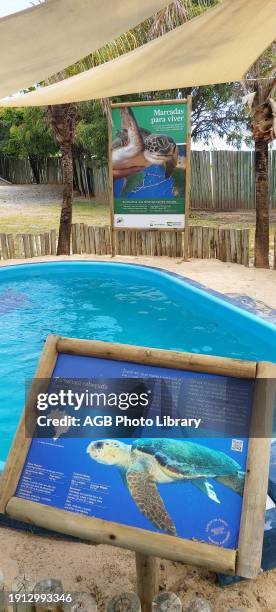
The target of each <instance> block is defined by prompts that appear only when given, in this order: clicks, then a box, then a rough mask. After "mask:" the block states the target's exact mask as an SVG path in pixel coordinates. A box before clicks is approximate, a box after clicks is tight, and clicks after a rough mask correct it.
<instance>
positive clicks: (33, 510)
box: [0, 336, 276, 578]
mask: <svg viewBox="0 0 276 612" xmlns="http://www.w3.org/2000/svg"><path fill="white" fill-rule="evenodd" d="M59 353H67V354H71V355H78V356H80V355H85V356H94V357H97V358H104V359H111V360H118V361H129V362H134V363H139V364H144V365H153V366H158V367H166V368H174V369H179V370H189V371H191V372H201V373H202V372H204V373H209V374H218V375H224V376H232V377H235V378H245V379H251V380H254V381H255V384H254V399H253V406H252V419H251V426H250V437H249V445H248V456H247V469H246V477H245V488H244V495H243V506H242V515H241V523H240V534H239V542H238V549H237V550H232V549H227V548H222V547H219V546H215V545H212V544H207V543H201V542H198V541H192V540H188V539H182V538H179V537H176V536H171V535H166V534H159V533H151V532H149V531H147V530H144V529H140V528H136V527H129V526H126V525H121V524H118V523H113V522H109V521H106V520H102V519H98V518H92V517H87V516H83V515H81V514H75V513H73V512H68V511H65V510H60V509H57V508H53V507H50V506H45V505H43V504H39V503H36V502H32V501H28V500H25V499H21V498H19V497H15V492H16V488H17V484H18V482H19V479H20V475H21V472H22V470H23V467H24V464H25V461H26V457H27V453H28V451H29V447H30V445H31V439H30V438H26V437H25V412H24V414H23V416H22V419H21V422H20V424H19V427H18V430H17V433H16V436H15V439H14V442H13V445H12V448H11V450H10V453H9V457H8V460H7V463H6V467H5V471H4V475H3V480H2V487H1V495H0V512H2V513H6V514H7V515H9V516H10V517H12V518H13V519H17V520H21V521H25V522H27V523H31V524H35V525H39V526H41V527H45V528H47V529H51V530H53V531H58V532H61V533H65V534H69V535H72V536H76V537H78V538H82V539H87V540H90V541H93V542H97V543H102V544H113V545H115V546H120V547H122V548H127V549H131V550H134V551H135V552H136V553H140V554H142V555H149V556H151V555H153V556H156V557H163V558H166V559H172V560H174V561H181V562H184V563H188V564H192V565H198V566H203V567H206V568H208V569H209V570H212V571H218V572H223V573H226V574H231V575H239V576H243V577H245V578H253V577H255V576H256V575H257V574H258V572H259V570H260V567H261V555H262V544H263V528H264V516H265V506H266V496H267V480H268V470H269V456H270V437H271V431H272V420H273V410H274V398H275V378H276V365H275V364H272V363H262V362H260V363H259V362H252V361H242V360H236V359H228V358H224V357H213V356H208V355H196V354H192V353H180V352H176V351H166V350H159V349H152V348H143V347H136V346H130V345H124V344H113V343H109V342H100V341H90V340H78V339H73V338H63V337H60V336H48V338H47V340H46V343H45V347H44V350H43V353H42V356H41V359H40V362H39V365H38V368H37V371H36V376H35V379H34V380H35V382H34V383H33V385H32V387H31V390H30V393H29V396H28V399H27V402H26V407H25V411H28V414H30V411H31V413H32V414H34V415H35V407H36V396H37V393H38V386H37V382H38V379H39V380H40V379H41V386H40V388H39V392H45V391H46V390H47V388H45V384H46V383H47V381H45V379H49V378H51V376H52V373H53V371H54V367H55V364H56V360H57V357H58V354H59ZM34 423H35V419H34ZM260 424H262V432H263V433H264V437H262V438H260V437H257V435H258V432H259V431H260Z"/></svg>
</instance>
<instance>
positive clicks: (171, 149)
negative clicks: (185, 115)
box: [112, 107, 178, 179]
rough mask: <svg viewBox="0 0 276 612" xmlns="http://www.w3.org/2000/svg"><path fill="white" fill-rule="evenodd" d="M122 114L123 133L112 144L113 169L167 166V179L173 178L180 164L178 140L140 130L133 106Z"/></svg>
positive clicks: (118, 134)
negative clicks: (176, 141)
mask: <svg viewBox="0 0 276 612" xmlns="http://www.w3.org/2000/svg"><path fill="white" fill-rule="evenodd" d="M120 114H121V130H118V131H117V134H116V138H115V139H114V140H113V143H112V165H113V169H114V170H122V169H126V168H132V169H137V168H139V169H143V168H146V167H147V166H151V165H155V164H156V165H158V166H163V167H164V170H165V178H166V179H167V178H169V177H170V176H171V175H172V173H173V171H174V169H175V168H176V166H177V164H178V146H177V144H176V143H175V141H174V139H173V138H172V137H171V136H167V135H166V134H155V133H151V132H150V131H149V130H148V129H144V128H142V127H140V126H139V125H138V122H137V120H136V118H135V115H134V113H133V111H132V109H131V108H130V107H123V108H122V109H121V112H120ZM134 171H135V170H134Z"/></svg>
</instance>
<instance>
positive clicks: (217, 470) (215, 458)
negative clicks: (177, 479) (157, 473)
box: [132, 438, 241, 478]
mask: <svg viewBox="0 0 276 612" xmlns="http://www.w3.org/2000/svg"><path fill="white" fill-rule="evenodd" d="M135 451H136V452H137V451H138V452H139V453H143V454H145V455H148V456H152V457H154V458H155V460H156V461H157V462H158V463H159V465H160V467H161V468H163V469H165V470H166V471H169V472H170V473H171V475H173V474H174V473H175V475H177V474H178V475H183V476H186V477H199V476H204V477H206V478H208V477H210V478H212V477H213V478H214V477H218V476H230V475H235V474H237V473H238V472H240V471H241V466H240V465H239V464H238V463H237V462H236V461H234V459H232V458H231V457H228V455H226V454H225V453H223V452H221V451H216V450H213V449H211V448H208V447H207V446H204V445H203V444H196V443H194V442H186V441H184V440H173V439H166V438H160V439H157V438H148V439H141V440H136V441H135V442H134V443H133V445H132V452H135Z"/></svg>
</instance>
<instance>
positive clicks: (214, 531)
mask: <svg viewBox="0 0 276 612" xmlns="http://www.w3.org/2000/svg"><path fill="white" fill-rule="evenodd" d="M206 533H207V535H208V540H209V542H211V543H212V544H216V545H217V546H223V545H224V544H226V543H227V542H228V540H229V538H230V530H229V525H228V523H226V521H224V520H223V519H220V518H216V519H212V520H211V521H209V523H207V526H206Z"/></svg>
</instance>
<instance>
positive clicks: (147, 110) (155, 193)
mask: <svg viewBox="0 0 276 612" xmlns="http://www.w3.org/2000/svg"><path fill="white" fill-rule="evenodd" d="M111 113H112V127H111V129H110V136H109V138H110V159H109V165H110V175H111V183H112V184H113V193H112V194H111V211H112V227H113V229H139V228H141V229H166V230H168V229H174V230H175V229H179V230H183V229H184V227H185V215H187V210H188V200H189V182H190V181H189V175H190V173H189V168H190V127H189V124H190V114H191V101H190V99H189V100H166V101H155V102H133V103H125V104H113V105H112V107H111Z"/></svg>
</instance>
